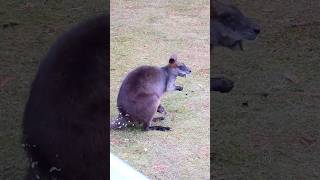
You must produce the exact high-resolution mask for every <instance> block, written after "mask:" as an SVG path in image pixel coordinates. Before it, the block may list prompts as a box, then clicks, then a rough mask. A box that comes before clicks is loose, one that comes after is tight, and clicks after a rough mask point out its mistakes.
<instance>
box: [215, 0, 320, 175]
mask: <svg viewBox="0 0 320 180" xmlns="http://www.w3.org/2000/svg"><path fill="white" fill-rule="evenodd" d="M232 2H233V3H234V4H235V5H237V6H238V7H239V8H240V9H241V10H242V11H243V12H244V14H246V15H247V16H249V17H252V18H255V19H256V20H257V22H258V23H259V24H260V26H261V34H260V35H259V37H258V39H257V40H256V41H254V42H247V43H245V44H244V48H245V51H244V52H240V51H230V50H228V49H223V48H216V49H215V51H214V53H215V54H214V56H213V57H214V61H213V62H211V63H212V66H211V68H212V70H211V73H212V74H225V75H228V76H229V77H231V78H232V79H234V80H235V81H236V84H235V88H234V90H233V91H232V92H231V93H230V94H219V93H212V94H211V102H212V103H211V106H212V111H211V121H212V123H213V124H212V129H211V148H212V149H211V165H212V166H211V168H212V169H211V177H212V178H214V179H228V180H229V179H230V180H233V179H237V180H238V179H246V180H247V179H254V180H258V179H293V180H299V179H308V180H312V179H319V178H320V158H319V157H320V144H319V136H320V132H319V129H320V119H319V117H320V111H319V108H320V93H319V88H320V81H319V78H320V71H319V57H320V51H319V48H320V34H319V25H320V20H319V16H320V11H319V8H320V4H319V2H318V1H317V0H310V1H299V0H292V1H269V2H268V3H265V1H263V0H256V1H252V0H234V1H232Z"/></svg>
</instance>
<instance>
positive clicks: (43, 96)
mask: <svg viewBox="0 0 320 180" xmlns="http://www.w3.org/2000/svg"><path fill="white" fill-rule="evenodd" d="M108 32H109V17H108V16H107V15H100V16H98V17H95V18H92V19H90V20H88V21H87V22H84V23H81V24H79V25H77V26H76V27H74V28H72V29H71V30H70V31H69V32H66V33H65V34H63V35H62V36H61V37H59V38H58V40H57V41H56V42H55V43H54V44H53V46H52V47H51V48H50V50H49V52H48V54H47V55H46V57H45V58H44V59H43V60H42V61H41V62H40V66H39V69H38V72H37V75H36V78H35V80H34V81H33V83H32V88H31V92H30V96H29V99H28V102H27V104H26V108H25V112H24V118H23V146H24V147H25V150H26V151H27V154H28V157H29V159H30V167H29V169H28V172H27V175H26V177H25V179H28V180H31V179H47V180H49V179H66V180H79V179H95V180H100V179H101V180H106V179H108V176H107V168H108V165H107V164H108V162H107V156H108V155H107V146H108V145H107V136H108V134H107V127H106V125H107V124H106V122H107V117H109V116H108V106H109V95H108V92H109V86H108V82H109V76H108V75H109V73H108V71H109V61H108V58H109V53H110V51H109V39H110V38H109V35H108Z"/></svg>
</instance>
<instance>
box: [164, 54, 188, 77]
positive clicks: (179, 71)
mask: <svg viewBox="0 0 320 180" xmlns="http://www.w3.org/2000/svg"><path fill="white" fill-rule="evenodd" d="M168 66H169V67H170V69H171V72H172V73H173V74H175V75H176V76H180V77H186V75H187V74H190V73H191V69H190V68H189V67H188V66H186V65H185V64H184V63H181V62H179V61H178V60H177V56H176V55H175V54H173V55H171V57H170V59H169V65H168Z"/></svg>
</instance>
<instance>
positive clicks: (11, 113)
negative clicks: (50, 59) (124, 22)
mask: <svg viewBox="0 0 320 180" xmlns="http://www.w3.org/2000/svg"><path fill="white" fill-rule="evenodd" d="M44 2H45V1H4V0H2V1H1V2H0V34H1V35H0V38H1V41H0V67H1V68H0V81H3V80H4V79H8V78H9V81H8V82H7V83H6V84H4V85H3V86H1V87H0V144H1V147H0V179H22V178H23V176H24V174H25V169H26V166H27V160H26V157H25V153H24V151H23V149H22V146H21V142H20V141H21V140H20V139H21V124H22V115H23V111H24V106H25V103H26V100H27V98H28V93H29V90H30V85H31V82H32V80H33V78H34V76H35V73H36V71H37V68H38V63H39V61H40V59H41V58H43V57H44V55H45V54H46V52H47V50H48V48H49V47H50V46H51V44H52V43H53V42H54V40H55V39H56V37H57V36H58V35H59V34H61V33H62V32H64V31H66V30H67V29H68V28H69V27H71V25H72V24H75V23H77V22H80V21H81V20H84V19H86V18H88V17H90V16H92V15H95V14H100V13H101V12H103V11H104V10H105V7H106V5H107V4H106V1H104V0H94V1H90V2H88V1H83V0H76V1H70V2H69V1H62V0H60V1H46V2H47V3H44ZM9 23H18V25H17V26H13V27H8V28H3V25H5V24H9Z"/></svg>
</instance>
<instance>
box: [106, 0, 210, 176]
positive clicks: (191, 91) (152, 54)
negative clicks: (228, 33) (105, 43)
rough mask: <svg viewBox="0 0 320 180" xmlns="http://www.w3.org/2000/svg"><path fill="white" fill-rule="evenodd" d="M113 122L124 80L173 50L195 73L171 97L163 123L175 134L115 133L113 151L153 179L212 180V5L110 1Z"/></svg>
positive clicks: (167, 97)
mask: <svg viewBox="0 0 320 180" xmlns="http://www.w3.org/2000/svg"><path fill="white" fill-rule="evenodd" d="M110 13H111V87H110V91H111V109H110V111H111V117H110V118H111V119H114V118H115V117H116V116H117V109H116V97H117V93H118V90H119V87H120V84H121V81H122V79H123V78H124V77H125V75H126V74H127V73H128V72H129V71H131V70H132V69H134V68H136V67H138V66H140V65H154V66H163V65H166V64H167V63H168V58H169V56H170V54H171V53H172V52H176V53H177V54H178V59H179V60H180V61H182V62H184V63H185V64H186V65H187V66H189V67H190V68H191V69H192V74H191V75H190V76H188V77H187V78H186V79H184V78H179V79H178V82H177V83H178V84H181V85H182V86H184V91H182V92H173V93H168V94H166V95H165V96H164V97H163V98H162V101H161V102H162V104H163V105H164V107H165V108H166V110H167V111H168V115H167V117H166V119H165V120H164V121H162V122H160V123H158V124H161V125H164V126H170V127H171V128H172V131H170V132H157V131H148V132H142V131H141V129H140V128H129V129H126V130H123V131H111V134H110V137H111V152H112V153H114V154H115V155H117V156H119V157H120V158H121V159H123V160H125V161H127V162H128V163H129V164H130V165H132V166H133V167H134V168H135V169H137V170H139V171H140V172H142V173H143V174H145V175H146V176H148V177H149V178H151V179H209V172H210V171H209V164H210V162H209V154H210V153H209V136H210V133H209V129H210V128H209V124H210V123H209V122H210V116H209V109H210V106H209V102H210V100H209V72H210V69H209V67H210V57H209V1H203V0H201V1H196V2H195V1H182V0H178V1H165V0H160V1H141V0H139V1H123V0H120V1H116V0H113V1H111V12H110Z"/></svg>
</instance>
